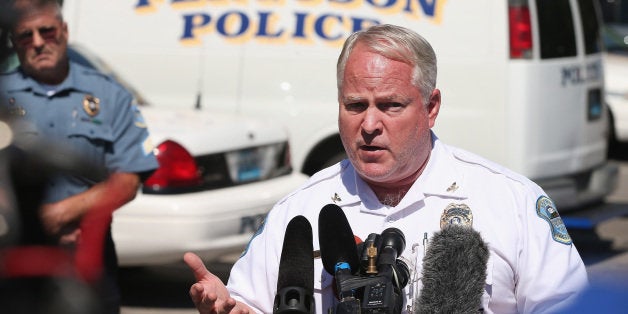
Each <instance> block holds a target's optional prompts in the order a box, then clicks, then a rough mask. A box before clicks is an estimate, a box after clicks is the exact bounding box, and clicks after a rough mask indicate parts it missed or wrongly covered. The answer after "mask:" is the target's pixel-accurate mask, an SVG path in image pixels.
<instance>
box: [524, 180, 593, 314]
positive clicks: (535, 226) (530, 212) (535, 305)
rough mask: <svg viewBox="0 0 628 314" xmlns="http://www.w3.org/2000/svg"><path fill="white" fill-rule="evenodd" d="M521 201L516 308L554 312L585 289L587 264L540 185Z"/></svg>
mask: <svg viewBox="0 0 628 314" xmlns="http://www.w3.org/2000/svg"><path fill="white" fill-rule="evenodd" d="M524 203H525V206H526V208H525V209H524V210H523V211H522V212H521V223H522V227H523V228H522V229H521V232H522V233H523V234H522V239H523V242H522V247H521V251H520V252H519V256H520V259H519V263H518V268H517V269H518V270H517V272H516V275H515V276H516V278H515V280H516V288H515V289H516V290H515V295H516V298H517V307H518V312H520V313H553V312H557V311H559V310H560V309H562V308H564V307H566V306H568V305H569V304H571V303H572V302H573V301H574V300H575V299H576V298H577V297H578V296H579V295H580V294H581V293H582V292H583V291H584V290H585V288H586V286H587V284H588V279H587V273H586V268H585V265H584V263H583V261H582V258H581V257H580V254H579V253H578V250H577V249H576V247H575V245H574V244H573V242H572V240H571V237H570V236H569V234H568V232H567V230H566V227H565V224H564V223H563V221H562V219H561V218H560V215H559V213H558V210H557V208H556V206H555V205H554V203H553V201H552V200H551V199H550V198H549V197H548V196H546V195H545V193H544V192H543V191H542V190H541V188H540V187H538V186H537V187H534V188H533V191H531V192H530V193H529V195H528V196H527V197H526V202H524Z"/></svg>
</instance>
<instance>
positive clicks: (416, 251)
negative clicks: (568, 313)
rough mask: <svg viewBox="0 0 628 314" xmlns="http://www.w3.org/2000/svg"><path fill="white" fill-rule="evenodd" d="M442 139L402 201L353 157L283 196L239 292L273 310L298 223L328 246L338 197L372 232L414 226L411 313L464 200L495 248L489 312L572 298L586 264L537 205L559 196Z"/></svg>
mask: <svg viewBox="0 0 628 314" xmlns="http://www.w3.org/2000/svg"><path fill="white" fill-rule="evenodd" d="M433 138H434V140H433V143H434V145H433V148H432V152H431V157H430V160H429V161H428V163H427V165H426V168H425V169H424V171H423V173H422V174H421V176H420V177H419V179H418V180H417V181H416V182H415V183H414V184H413V185H412V187H411V188H410V190H409V191H408V193H407V194H406V195H405V196H404V198H403V199H402V200H401V202H400V203H399V204H398V205H397V206H395V207H390V208H389V207H386V206H384V205H382V204H380V203H379V201H378V200H377V198H376V196H375V194H374V193H373V192H372V191H371V190H370V188H369V187H368V185H367V184H366V183H365V182H364V181H363V180H361V179H360V178H359V176H358V175H357V173H356V172H355V169H354V168H353V166H352V165H351V164H350V163H349V162H348V160H344V161H342V162H341V163H339V164H336V165H334V166H332V167H329V168H327V169H324V170H322V171H320V172H319V173H317V174H315V175H314V176H312V177H311V178H310V180H309V181H308V182H307V183H306V184H304V185H303V186H302V187H300V188H299V189H297V190H296V191H295V192H294V193H292V194H290V195H288V196H287V197H285V198H284V199H283V200H281V201H279V202H278V203H277V204H276V205H275V207H274V208H273V209H272V210H271V211H270V212H269V214H268V217H267V219H266V222H265V225H264V226H263V229H262V230H260V231H259V232H258V234H257V235H256V236H255V237H254V238H253V239H252V240H251V242H250V244H249V247H248V248H247V251H246V252H245V253H244V254H243V256H242V257H241V258H240V259H239V260H238V261H237V262H236V263H235V265H234V267H233V269H232V271H231V275H230V279H229V283H228V288H229V290H230V291H231V293H232V296H234V297H235V298H236V299H238V300H240V301H243V302H245V303H247V304H248V305H250V306H251V307H253V308H254V309H256V310H257V311H259V312H263V313H272V306H273V299H274V297H275V294H276V292H277V291H276V289H277V275H278V268H279V260H280V256H281V250H282V245H283V236H284V233H285V230H286V226H287V224H288V222H289V221H290V220H291V219H292V218H293V217H294V216H296V215H303V216H305V217H306V218H307V219H308V220H309V221H310V224H311V225H312V232H313V241H314V243H313V246H314V250H318V249H319V243H318V213H319V211H320V210H321V208H322V207H323V206H325V205H326V204H329V203H335V204H337V205H339V206H340V207H341V208H342V209H343V211H344V213H345V215H346V216H347V219H348V221H349V222H350V224H351V229H352V231H353V233H354V234H355V235H357V236H358V237H360V238H361V239H363V240H364V239H366V238H367V236H368V235H369V234H371V233H378V234H379V233H381V232H382V231H383V230H385V229H386V228H389V227H395V228H398V229H400V230H401V231H402V232H403V233H404V235H405V239H406V247H405V250H404V252H403V253H402V255H401V257H400V258H401V259H403V260H404V261H405V262H406V263H407V264H408V266H409V268H410V270H411V274H410V277H411V278H410V282H409V284H408V285H407V286H406V288H405V289H404V293H405V295H406V304H405V305H404V309H406V311H405V312H411V311H412V310H413V309H412V306H413V300H416V298H418V296H419V293H420V291H421V287H422V284H421V280H420V277H421V271H422V260H423V256H424V252H425V248H426V247H425V238H426V237H427V238H428V239H429V238H431V237H432V235H433V234H434V233H435V232H437V231H439V230H440V219H441V215H442V214H443V211H444V209H445V208H446V207H447V206H449V205H450V204H463V205H466V206H468V207H469V208H470V209H471V212H472V215H473V224H472V226H473V228H474V229H475V230H476V231H478V232H479V233H480V234H481V236H482V238H483V239H484V241H485V242H486V243H487V245H488V247H489V250H490V257H489V260H488V263H487V278H486V283H485V289H484V295H483V297H482V305H483V308H484V312H485V313H533V312H534V313H538V312H551V311H554V310H556V309H557V308H559V307H560V306H564V305H567V304H568V303H569V302H570V301H572V299H573V298H575V297H576V296H577V294H578V293H579V292H581V291H582V290H583V289H584V288H585V287H586V285H587V275H586V270H585V266H584V264H583V262H582V259H581V258H580V256H579V254H578V252H577V250H576V248H575V247H574V245H573V244H571V243H570V241H568V240H569V239H567V240H565V238H564V237H563V238H560V237H558V235H557V234H559V233H560V232H559V231H560V230H558V229H557V228H558V227H560V225H561V224H562V222H561V221H560V218H559V217H558V218H557V219H553V220H552V221H550V220H548V219H544V217H543V215H542V214H543V210H545V209H546V208H543V207H542V206H541V205H537V201H539V200H545V201H547V200H549V199H548V198H547V197H546V196H545V193H544V192H543V190H542V189H541V188H540V187H539V186H538V185H536V184H535V183H533V182H532V181H530V180H528V179H527V178H525V177H523V176H521V175H519V174H516V173H514V172H512V171H510V170H508V169H505V168H504V167H501V166H499V165H497V164H495V163H492V162H490V161H487V160H485V159H483V158H481V157H478V156H476V155H474V154H471V153H469V152H466V151H464V150H460V149H458V148H454V147H451V146H448V145H445V144H443V143H441V142H440V140H438V139H437V138H436V136H435V135H433ZM539 203H540V202H539ZM543 204H547V202H545V203H543ZM550 204H551V201H550ZM538 206H541V208H538V209H537V207H538ZM537 211H540V214H539V213H537ZM563 227H564V225H563ZM567 238H568V236H567ZM314 268H315V269H314V271H315V273H314V290H315V292H314V294H315V302H316V307H317V313H327V309H328V308H330V307H334V306H335V304H336V300H335V297H334V295H333V292H332V287H331V284H332V281H333V277H332V276H331V275H329V274H328V273H326V272H325V270H324V269H323V265H322V261H321V260H320V259H315V261H314Z"/></svg>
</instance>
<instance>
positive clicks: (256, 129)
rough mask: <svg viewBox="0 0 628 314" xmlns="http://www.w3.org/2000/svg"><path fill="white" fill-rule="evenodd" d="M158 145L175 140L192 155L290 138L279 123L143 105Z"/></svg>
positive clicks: (145, 116) (150, 129)
mask: <svg viewBox="0 0 628 314" xmlns="http://www.w3.org/2000/svg"><path fill="white" fill-rule="evenodd" d="M140 111H141V112H142V116H143V117H144V120H145V121H146V124H147V125H148V130H149V132H150V135H151V138H152V140H153V143H154V144H155V145H159V144H160V143H162V142H163V141H165V140H173V141H175V142H177V143H179V144H181V145H183V147H185V148H186V149H187V150H188V151H189V152H190V153H191V154H192V155H202V154H211V153H218V152H226V151H233V150H238V149H242V148H247V147H254V146H260V145H265V144H271V143H278V142H284V141H287V139H288V135H287V132H286V130H285V129H284V128H283V127H281V126H280V125H279V124H277V123H273V122H272V121H269V120H260V119H258V118H250V117H245V116H241V115H235V114H230V113H219V112H215V111H208V110H203V109H199V110H196V109H185V108H159V107H155V106H141V107H140Z"/></svg>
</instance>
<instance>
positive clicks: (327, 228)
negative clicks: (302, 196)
mask: <svg viewBox="0 0 628 314" xmlns="http://www.w3.org/2000/svg"><path fill="white" fill-rule="evenodd" d="M318 242H319V244H320V247H321V259H322V261H323V267H324V268H325V270H326V271H327V272H328V273H329V274H331V275H334V274H335V273H336V270H335V268H336V264H338V263H347V264H348V266H349V268H350V270H351V272H352V273H356V272H357V271H358V270H359V266H360V260H359V259H358V248H357V245H356V244H355V237H354V236H353V231H352V230H351V225H349V221H347V216H345V213H344V212H343V211H342V208H340V206H338V205H336V204H327V205H325V206H324V207H323V208H322V209H321V212H320V213H319V214H318Z"/></svg>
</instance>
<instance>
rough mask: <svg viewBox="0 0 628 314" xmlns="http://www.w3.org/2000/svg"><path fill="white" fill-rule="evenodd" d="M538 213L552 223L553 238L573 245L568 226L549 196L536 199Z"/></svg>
mask: <svg viewBox="0 0 628 314" xmlns="http://www.w3.org/2000/svg"><path fill="white" fill-rule="evenodd" d="M536 214H537V215H539V217H541V218H543V219H544V220H545V221H547V222H548V223H549V224H550V228H551V229H552V238H553V239H554V240H555V241H556V242H559V243H562V244H566V245H571V243H572V241H571V237H570V236H569V233H567V227H565V223H563V220H562V219H561V218H560V215H559V214H558V210H556V206H555V205H554V202H553V201H552V200H551V199H550V198H549V197H547V196H545V195H543V196H541V197H539V199H538V200H536Z"/></svg>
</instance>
